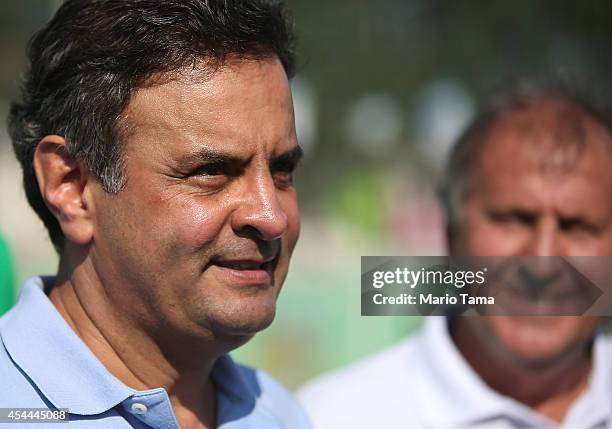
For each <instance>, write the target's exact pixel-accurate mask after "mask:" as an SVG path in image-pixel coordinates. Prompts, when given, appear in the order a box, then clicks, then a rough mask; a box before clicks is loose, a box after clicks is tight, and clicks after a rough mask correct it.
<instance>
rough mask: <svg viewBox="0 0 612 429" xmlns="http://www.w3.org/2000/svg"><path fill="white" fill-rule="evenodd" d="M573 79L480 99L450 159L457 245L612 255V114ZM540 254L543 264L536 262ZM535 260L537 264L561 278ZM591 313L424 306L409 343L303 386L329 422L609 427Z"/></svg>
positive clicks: (599, 344)
mask: <svg viewBox="0 0 612 429" xmlns="http://www.w3.org/2000/svg"><path fill="white" fill-rule="evenodd" d="M608 113H609V112H607V111H606V110H605V109H603V108H601V107H600V106H598V105H597V103H596V102H594V101H592V100H589V99H586V98H581V97H579V96H577V95H576V94H574V93H573V92H572V91H571V90H570V89H569V88H568V87H561V86H560V87H555V88H548V89H544V88H543V87H541V86H540V87H536V86H533V85H525V84H520V85H517V86H516V87H514V88H512V89H511V91H509V92H508V93H507V94H506V95H505V96H504V97H501V98H500V97H498V98H495V99H494V100H493V102H492V103H491V104H490V105H488V106H486V107H484V108H483V109H482V111H481V112H480V114H479V115H478V116H477V117H476V118H475V120H474V121H473V122H472V123H471V125H470V126H469V127H468V129H467V130H466V132H465V133H464V134H463V135H462V137H461V138H460V139H459V141H458V143H457V144H456V146H455V147H454V150H453V152H452V154H451V158H450V163H449V166H448V169H447V170H446V172H445V173H446V175H447V177H446V180H445V187H444V192H443V196H444V205H445V208H446V213H447V219H448V224H447V236H448V245H449V251H450V254H451V255H477V256H514V255H517V256H546V255H559V256H575V255H588V256H597V255H612V123H611V122H610V117H609V116H608ZM538 267H539V268H538ZM551 267H552V265H550V266H549V265H546V264H541V266H540V265H537V264H536V265H535V267H533V269H532V270H531V271H530V272H529V276H530V277H531V278H535V279H538V280H539V281H541V282H546V281H549V280H550V279H553V278H555V276H556V275H557V273H555V272H552V271H551V270H554V269H555V268H551ZM599 323H600V320H599V319H598V318H594V317H560V316H557V317H553V316H550V317H516V316H497V317H477V316H474V317H466V316H462V317H455V318H446V317H429V318H427V319H426V320H425V325H424V327H423V328H422V329H421V330H420V332H418V333H417V334H416V335H414V336H413V337H411V338H409V339H408V340H407V341H405V342H404V343H402V344H400V345H398V346H396V347H394V348H392V349H390V350H387V351H385V352H383V353H381V354H380V355H377V356H375V357H373V358H370V359H367V360H365V361H363V362H360V363H358V364H356V365H354V366H352V367H351V368H349V369H346V370H343V371H341V372H339V373H335V374H332V375H328V376H324V377H323V378H322V379H321V380H319V381H315V382H313V383H311V384H310V385H308V386H306V387H305V388H304V389H303V390H302V391H301V398H302V399H303V403H304V404H305V406H306V407H307V410H308V411H309V412H310V414H311V417H312V419H313V421H314V424H315V427H317V428H320V429H323V428H339V427H350V428H371V427H380V428H435V429H442V428H449V429H450V428H526V427H537V428H553V427H563V428H568V429H569V428H571V429H580V428H601V427H607V425H612V350H610V347H611V345H610V341H609V339H608V338H606V337H605V336H604V335H603V334H602V333H600V332H599V331H598V325H599Z"/></svg>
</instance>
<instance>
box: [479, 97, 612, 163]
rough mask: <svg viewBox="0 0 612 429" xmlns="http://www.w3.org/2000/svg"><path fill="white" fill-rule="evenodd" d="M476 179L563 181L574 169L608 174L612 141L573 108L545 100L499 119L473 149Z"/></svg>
mask: <svg viewBox="0 0 612 429" xmlns="http://www.w3.org/2000/svg"><path fill="white" fill-rule="evenodd" d="M476 156H477V160H476V161H477V162H476V164H477V166H478V167H477V168H476V170H479V172H480V173H485V174H497V173H499V172H500V168H502V169H507V168H508V166H510V167H512V169H513V170H514V171H515V173H516V174H520V173H521V172H522V171H524V172H527V171H529V172H538V173H540V174H546V175H549V174H550V175H564V174H568V173H569V172H571V171H574V170H576V169H588V170H593V169H595V170H599V171H602V172H604V171H606V172H609V171H611V170H612V136H611V134H610V131H609V130H608V129H607V128H606V127H605V125H604V124H602V123H600V122H599V121H598V120H597V119H596V118H594V117H593V116H592V115H590V114H589V113H587V112H585V111H584V110H583V109H581V108H580V107H578V106H574V105H572V104H570V103H568V102H566V101H562V100H555V99H545V100H539V101H537V102H533V103H531V104H526V105H523V106H520V107H517V108H514V109H511V110H508V111H505V112H502V113H500V114H499V115H498V116H497V117H496V119H495V120H494V122H493V124H492V125H491V126H490V127H489V130H488V131H487V132H486V133H485V135H484V137H483V141H482V143H481V145H480V147H479V151H478V153H477V154H476Z"/></svg>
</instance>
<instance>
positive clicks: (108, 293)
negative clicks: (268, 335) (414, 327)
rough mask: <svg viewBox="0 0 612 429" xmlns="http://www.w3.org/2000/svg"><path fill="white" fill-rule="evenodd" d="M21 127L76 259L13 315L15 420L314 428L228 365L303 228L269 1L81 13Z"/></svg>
mask: <svg viewBox="0 0 612 429" xmlns="http://www.w3.org/2000/svg"><path fill="white" fill-rule="evenodd" d="M28 53H29V60H30V70H29V72H28V73H27V75H26V76H25V80H24V83H23V87H22V100H21V101H20V102H18V103H15V104H13V106H12V109H11V112H10V118H9V124H10V132H11V135H12V139H13V145H14V148H15V152H16V155H17V158H18V159H19V161H20V163H21V165H22V167H23V173H24V186H25V190H26V195H27V198H28V201H29V202H30V204H31V206H32V207H33V208H34V210H35V211H36V212H37V213H38V215H39V216H40V218H41V219H42V221H43V222H44V224H45V226H46V227H47V229H48V231H49V234H50V237H51V240H52V242H53V244H54V246H55V248H56V249H57V251H58V253H59V255H60V264H59V269H58V273H57V275H56V276H54V277H37V278H33V279H30V280H29V281H28V282H27V283H26V284H25V285H24V287H23V289H22V293H21V297H20V299H19V302H18V303H17V305H16V306H15V307H14V308H13V309H12V310H11V311H9V313H7V315H6V316H4V317H3V318H2V319H0V335H1V340H2V347H0V374H2V376H1V378H2V392H0V407H2V408H17V407H19V408H23V407H34V408H50V409H57V410H62V409H67V412H68V418H69V420H70V422H71V424H76V426H77V427H83V428H92V427H96V428H106V427H108V428H113V429H116V428H128V427H130V428H131V427H138V428H141V427H142V428H145V427H153V428H178V427H179V424H180V427H183V428H213V427H223V428H243V427H244V428H246V427H248V428H254V427H266V428H281V427H285V428H304V427H308V422H307V419H306V418H305V416H304V414H303V413H302V411H301V409H300V408H299V406H297V405H296V403H295V402H294V401H293V399H292V398H291V397H290V395H289V394H288V393H287V392H286V391H285V390H284V389H283V388H282V387H281V386H280V385H278V384H277V383H276V382H275V381H274V380H272V378H271V377H269V376H268V375H266V374H264V373H262V372H261V371H257V370H254V369H250V368H247V367H243V366H240V365H237V364H236V363H234V362H233V361H232V359H231V358H230V357H229V355H228V352H229V351H231V350H233V349H235V348H237V347H239V346H241V345H243V344H244V343H246V342H247V341H248V340H249V339H251V338H252V337H253V335H254V334H255V333H257V332H258V331H260V330H262V329H264V328H266V327H267V326H268V325H269V324H270V323H271V322H272V320H273V318H274V314H275V309H276V298H277V296H278V294H279V292H280V289H281V285H282V283H283V281H284V279H285V277H286V274H287V270H288V266H289V259H290V256H291V253H292V251H293V248H294V246H295V244H296V241H297V238H298V233H299V212H298V207H297V198H296V190H295V188H294V185H293V180H292V179H293V172H294V169H295V167H296V165H297V163H298V161H299V158H300V156H301V150H300V147H299V146H298V144H297V140H296V134H295V126H294V116H293V107H292V100H291V92H290V88H289V84H288V78H289V77H291V76H292V73H293V69H294V55H293V36H292V29H291V26H290V23H289V21H288V17H287V14H286V12H285V10H284V9H283V8H282V7H281V5H279V4H276V3H272V2H268V1H265V0H248V1H242V2H231V1H222V0H219V1H217V0H181V1H179V0H169V1H163V2H160V1H158V0H68V1H66V2H65V3H64V4H63V5H62V6H61V7H60V8H59V10H58V11H57V13H56V14H55V16H54V17H53V19H52V20H51V21H50V22H49V23H48V24H47V25H46V26H45V27H44V28H43V29H42V30H40V31H39V32H38V33H37V34H36V35H35V36H34V38H33V39H32V41H31V43H30V46H29V51H28Z"/></svg>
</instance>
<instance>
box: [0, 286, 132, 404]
mask: <svg viewBox="0 0 612 429" xmlns="http://www.w3.org/2000/svg"><path fill="white" fill-rule="evenodd" d="M44 280H45V279H43V278H40V277H35V278H32V279H29V280H28V281H27V282H26V283H25V284H24V286H23V288H22V291H21V295H20V298H19V301H18V302H17V304H16V306H15V307H14V308H13V309H12V310H10V311H9V312H8V313H7V314H6V315H5V320H4V324H3V326H2V328H1V331H0V334H1V335H2V340H3V342H4V345H5V347H6V350H7V352H8V353H9V355H10V356H11V359H12V360H13V361H14V362H15V364H16V365H17V366H18V367H19V368H20V369H21V370H22V371H23V373H24V374H25V375H26V376H27V377H29V378H30V379H31V381H32V382H33V383H34V385H35V386H36V387H37V388H38V389H39V390H40V391H41V393H42V394H43V395H44V396H45V398H46V399H47V400H49V401H50V402H51V404H52V405H53V406H54V407H56V408H68V409H69V410H70V412H71V413H73V414H80V415H95V414H100V413H103V412H104V411H107V410H109V409H110V408H112V407H114V406H116V405H117V404H119V403H120V402H122V401H123V400H125V399H127V398H128V397H130V396H131V395H133V394H134V393H136V390H134V389H131V388H130V387H128V386H126V385H125V384H123V383H122V382H121V381H119V380H118V379H117V378H116V377H114V376H113V375H112V374H111V373H110V372H109V371H108V370H107V369H106V368H105V367H104V365H102V363H101V362H100V361H99V360H98V358H97V357H96V356H95V355H94V354H93V352H92V351H91V350H89V348H87V346H86V345H85V344H84V343H83V342H82V340H81V339H80V338H79V337H78V336H77V334H76V333H75V332H74V331H73V330H72V329H71V328H70V326H69V325H68V324H67V323H66V321H65V320H64V319H63V318H62V316H61V315H60V314H59V313H58V311H57V310H56V309H55V307H54V306H53V304H52V303H51V301H50V300H49V298H48V297H47V296H46V295H45V293H44ZM47 280H48V281H49V280H52V279H50V278H47Z"/></svg>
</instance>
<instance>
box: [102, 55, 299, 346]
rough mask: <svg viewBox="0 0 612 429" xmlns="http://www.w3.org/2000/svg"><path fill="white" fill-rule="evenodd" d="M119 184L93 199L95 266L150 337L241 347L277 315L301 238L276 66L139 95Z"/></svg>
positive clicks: (187, 78) (284, 99) (287, 109)
mask: <svg viewBox="0 0 612 429" xmlns="http://www.w3.org/2000/svg"><path fill="white" fill-rule="evenodd" d="M125 115H126V117H125V119H124V120H125V124H126V129H125V133H126V138H125V140H126V144H125V155H126V171H127V186H126V188H125V189H124V190H123V191H122V192H120V193H118V194H116V195H110V194H105V193H104V192H103V191H101V190H100V191H99V192H96V194H95V198H96V200H95V205H96V231H95V238H94V242H93V250H92V252H93V261H94V264H97V265H98V266H97V267H96V268H97V272H98V273H100V275H101V276H103V277H104V278H103V279H102V280H103V284H104V285H105V287H106V288H107V289H108V290H107V292H108V295H109V296H111V297H112V299H113V300H115V301H116V303H117V305H118V306H125V307H124V308H129V311H130V314H131V315H133V317H134V318H135V320H136V321H137V323H140V324H143V325H144V326H145V327H147V328H151V329H155V332H159V331H164V330H165V331H166V332H183V333H186V334H187V335H193V336H196V337H201V336H203V335H209V334H210V333H212V335H213V336H215V337H221V338H223V337H227V338H238V339H244V340H246V339H248V338H249V337H250V336H251V335H252V334H254V333H255V332H256V331H258V330H260V329H263V328H265V327H266V326H267V325H269V324H270V323H271V321H272V320H273V318H274V314H275V308H276V298H277V295H278V293H279V291H280V288H281V285H282V283H283V281H284V279H285V276H286V274H287V270H288V266H289V258H290V256H291V252H292V251H293V248H294V246H295V243H296V241H297V238H298V232H299V212H298V206H297V198H296V191H295V188H294V186H293V183H292V171H293V169H294V167H295V163H296V162H297V158H299V150H298V146H297V140H296V134H295V127H294V117H293V107H292V101H291V94H290V90H289V85H288V81H287V77H286V75H285V72H284V70H283V68H282V66H281V64H280V62H279V61H278V60H277V59H271V60H266V61H238V60H236V61H235V62H230V64H229V65H228V66H225V67H222V68H221V69H219V70H218V71H217V72H215V73H214V74H213V75H212V76H210V75H209V76H206V77H203V75H202V73H201V72H200V71H198V70H194V71H188V72H185V74H183V75H182V76H181V77H180V78H179V79H177V80H172V81H169V82H165V83H164V82H162V83H158V84H155V85H151V86H147V87H145V88H141V89H139V90H137V91H136V93H135V94H134V95H133V97H132V99H131V100H130V103H129V106H128V107H127V109H126V112H125Z"/></svg>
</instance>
